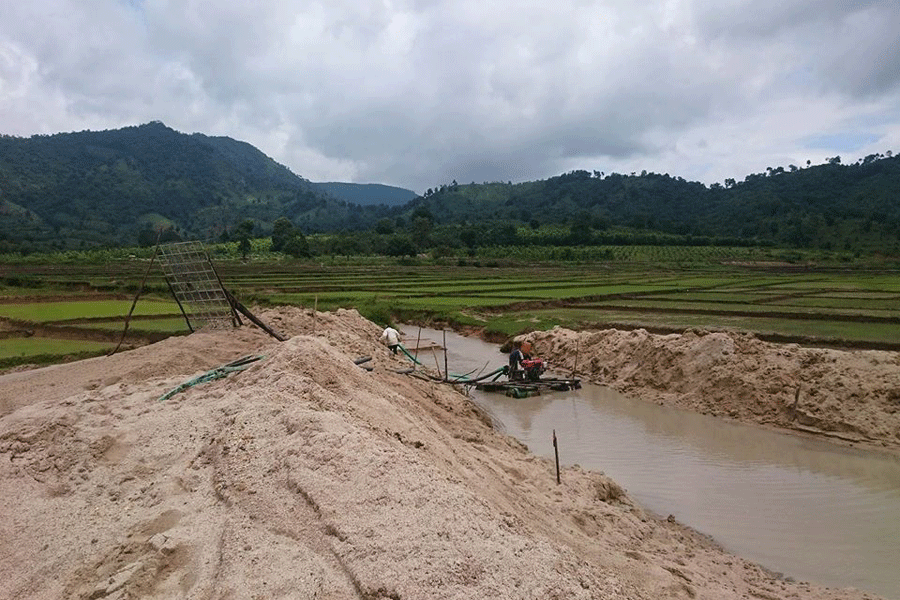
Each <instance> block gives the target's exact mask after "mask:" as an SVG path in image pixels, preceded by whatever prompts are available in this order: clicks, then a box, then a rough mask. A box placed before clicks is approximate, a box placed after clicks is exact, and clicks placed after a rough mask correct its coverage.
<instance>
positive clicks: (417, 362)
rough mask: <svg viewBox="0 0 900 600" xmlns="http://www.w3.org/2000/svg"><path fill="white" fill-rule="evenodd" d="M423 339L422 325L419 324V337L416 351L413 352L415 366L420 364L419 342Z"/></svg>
mask: <svg viewBox="0 0 900 600" xmlns="http://www.w3.org/2000/svg"><path fill="white" fill-rule="evenodd" d="M421 341H422V326H421V325H419V337H417V338H416V351H415V352H414V353H413V368H414V369H415V368H416V365H417V364H419V343H420V342H421Z"/></svg>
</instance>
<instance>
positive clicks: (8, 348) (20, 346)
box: [0, 337, 113, 359]
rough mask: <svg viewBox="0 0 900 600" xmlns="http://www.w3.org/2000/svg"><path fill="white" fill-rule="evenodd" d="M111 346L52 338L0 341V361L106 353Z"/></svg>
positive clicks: (103, 343)
mask: <svg viewBox="0 0 900 600" xmlns="http://www.w3.org/2000/svg"><path fill="white" fill-rule="evenodd" d="M112 347H113V344H110V343H109V342H90V341H84V340H58V339H54V338H42V337H27V338H9V339H5V340H0V359H10V358H28V357H34V356H40V355H48V356H56V357H59V356H65V355H68V354H80V353H92V352H106V351H107V350H109V349H111V348H112Z"/></svg>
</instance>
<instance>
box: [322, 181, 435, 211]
mask: <svg viewBox="0 0 900 600" xmlns="http://www.w3.org/2000/svg"><path fill="white" fill-rule="evenodd" d="M312 185H313V186H314V187H315V188H317V189H319V190H320V191H322V192H324V193H326V194H328V195H330V196H332V197H334V198H337V199H339V200H344V201H345V202H350V203H353V204H359V205H361V206H371V205H376V204H383V205H385V206H401V205H403V204H406V203H407V202H410V201H411V200H413V199H415V198H416V197H417V196H418V194H417V193H415V192H414V191H412V190H407V189H404V188H399V187H393V186H390V185H382V184H380V183H339V182H333V181H332V182H327V183H313V184H312Z"/></svg>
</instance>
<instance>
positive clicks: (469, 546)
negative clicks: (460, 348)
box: [0, 309, 873, 600]
mask: <svg viewBox="0 0 900 600" xmlns="http://www.w3.org/2000/svg"><path fill="white" fill-rule="evenodd" d="M260 316H262V317H263V318H264V319H265V320H266V321H267V322H268V323H269V324H271V325H272V326H273V327H274V328H275V329H277V330H279V331H281V332H283V333H286V334H288V335H290V336H292V337H291V338H290V339H289V340H288V341H286V342H283V343H278V342H275V341H274V340H272V339H271V338H269V337H267V336H265V335H264V334H262V333H261V332H259V331H257V330H251V329H242V330H239V331H227V332H226V331H222V332H211V333H197V334H193V335H190V336H186V337H180V338H170V339H168V340H165V341H162V342H159V343H157V344H153V345H151V346H145V347H142V348H138V349H135V350H132V351H129V352H125V353H122V354H118V355H115V356H112V357H102V358H96V359H90V360H86V361H81V362H78V363H70V364H64V365H56V366H53V367H48V368H44V369H39V370H34V371H28V372H16V373H8V374H6V375H3V376H0V537H2V539H3V540H4V543H3V544H2V545H0V581H3V582H4V584H3V585H2V586H0V599H10V600H12V599H14V598H15V599H18V598H32V599H44V598H46V599H50V598H53V599H56V598H79V599H92V600H98V599H104V600H122V599H126V598H210V599H212V598H216V599H219V598H267V599H268V598H314V597H315V598H360V599H376V598H393V599H399V598H403V599H419V598H442V599H443V598H466V599H469V598H542V599H543V598H604V599H607V598H608V599H618V598H623V599H624V598H629V599H657V598H709V599H713V598H715V599H721V598H725V599H727V598H735V599H736V598H768V599H772V598H786V597H790V598H798V599H837V598H844V599H856V598H872V597H873V596H870V595H867V594H863V593H860V592H856V591H853V590H828V589H824V588H820V587H817V586H815V585H812V584H805V583H797V582H790V581H785V580H782V579H779V578H777V577H775V576H773V575H772V574H771V573H768V572H766V571H764V570H763V569H760V568H759V567H757V566H755V565H752V564H750V563H747V562H745V561H743V560H741V559H738V558H735V557H733V556H730V555H728V554H726V553H725V552H723V551H722V550H721V549H720V548H719V547H718V546H717V545H716V544H715V543H713V542H712V541H711V540H709V539H707V538H705V537H704V536H701V535H699V534H697V533H695V532H693V531H691V530H689V529H687V528H684V527H682V526H681V525H679V524H678V523H674V522H668V521H666V520H658V519H655V518H653V517H651V516H649V515H648V514H646V513H645V511H643V510H642V509H641V508H640V507H638V506H635V505H634V503H633V502H632V501H631V500H630V499H629V498H628V497H627V496H626V495H625V494H624V492H623V491H622V490H621V488H619V486H617V485H616V484H615V483H614V482H613V481H611V480H609V479H608V478H607V477H605V476H604V475H602V474H599V473H590V472H585V471H582V470H580V469H578V468H572V469H567V470H565V471H564V472H563V474H562V480H563V484H562V485H561V486H557V485H556V483H555V479H554V474H553V471H552V466H551V465H550V464H548V463H547V462H546V461H544V460H542V459H538V458H536V457H534V456H533V455H531V454H529V453H528V452H527V451H526V450H525V449H524V448H523V447H522V445H521V444H519V443H518V442H516V441H515V440H513V439H511V438H508V437H506V436H503V435H500V434H498V433H497V432H495V431H494V430H493V429H491V427H490V426H489V424H488V423H487V420H486V419H485V418H484V416H483V415H482V414H481V413H480V412H479V411H478V410H477V409H476V408H475V407H474V406H473V405H472V404H471V403H470V402H469V401H468V400H467V399H466V398H465V396H463V395H461V394H459V393H457V392H456V391H454V390H453V389H451V388H449V387H447V386H444V385H441V384H435V383H432V382H429V381H423V380H420V379H417V378H414V377H410V376H408V375H402V374H399V373H397V372H395V371H396V370H397V369H400V368H403V367H407V366H408V363H405V362H402V361H401V359H399V358H397V357H395V356H393V355H391V354H390V353H389V351H388V350H387V349H386V348H384V347H383V346H380V345H379V344H378V343H377V339H378V336H379V334H380V329H379V328H377V327H376V326H375V325H373V324H372V323H370V322H368V321H366V320H364V319H362V318H361V317H360V316H359V315H358V314H357V313H356V312H355V311H338V312H337V313H335V314H329V313H325V314H323V313H319V314H313V313H311V312H309V311H303V310H301V309H278V310H269V311H260ZM545 341H546V342H547V343H548V344H549V343H550V339H549V338H547V339H546V340H545ZM559 343H564V342H562V341H560V342H559ZM251 354H252V355H257V354H261V355H264V358H263V359H262V360H259V361H257V362H255V363H253V364H252V366H251V367H250V368H248V369H247V370H246V371H243V372H240V373H234V374H231V375H229V376H228V377H226V378H223V379H219V380H216V381H212V382H209V383H204V384H200V385H196V386H193V387H189V388H187V389H186V390H184V391H182V392H181V393H178V394H176V395H175V396H173V397H172V398H170V399H168V400H165V401H160V400H159V397H160V396H161V395H162V394H163V393H164V392H166V391H168V390H171V389H172V388H173V387H175V386H177V385H178V384H180V383H182V382H183V381H184V380H185V379H187V378H189V377H193V376H195V375H198V374H200V373H203V372H205V371H207V370H209V369H211V368H213V367H216V366H219V365H221V364H224V363H225V362H229V361H232V360H234V359H235V358H238V357H241V356H245V355H251ZM365 355H369V356H372V357H373V358H372V360H371V361H370V363H369V364H371V365H372V367H373V370H372V371H371V372H369V371H366V370H363V369H362V368H360V367H358V366H356V365H355V364H354V362H353V361H354V359H355V358H357V357H360V356H365Z"/></svg>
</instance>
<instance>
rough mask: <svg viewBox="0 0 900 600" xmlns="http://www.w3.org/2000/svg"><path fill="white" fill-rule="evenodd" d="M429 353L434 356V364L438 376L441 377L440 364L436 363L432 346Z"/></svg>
mask: <svg viewBox="0 0 900 600" xmlns="http://www.w3.org/2000/svg"><path fill="white" fill-rule="evenodd" d="M431 355H432V356H433V357H434V366H435V368H437V372H438V377H441V378H442V377H443V376H442V375H441V365H439V364H438V359H437V352H435V351H434V346H432V347H431Z"/></svg>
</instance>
